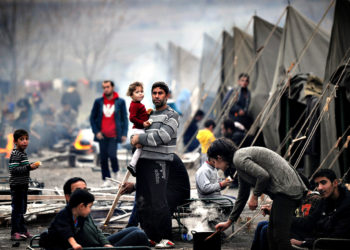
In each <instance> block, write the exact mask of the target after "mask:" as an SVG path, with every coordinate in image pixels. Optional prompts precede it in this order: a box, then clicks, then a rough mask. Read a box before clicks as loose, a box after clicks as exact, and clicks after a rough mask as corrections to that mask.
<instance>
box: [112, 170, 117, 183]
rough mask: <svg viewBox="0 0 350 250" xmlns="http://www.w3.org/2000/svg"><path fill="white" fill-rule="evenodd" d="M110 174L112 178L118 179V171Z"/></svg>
mask: <svg viewBox="0 0 350 250" xmlns="http://www.w3.org/2000/svg"><path fill="white" fill-rule="evenodd" d="M112 176H113V179H114V180H116V181H117V180H118V172H113V173H112Z"/></svg>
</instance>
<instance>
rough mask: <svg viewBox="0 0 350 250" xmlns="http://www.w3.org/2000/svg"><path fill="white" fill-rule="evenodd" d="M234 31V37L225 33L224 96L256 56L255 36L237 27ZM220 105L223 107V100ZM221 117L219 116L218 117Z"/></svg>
mask: <svg viewBox="0 0 350 250" xmlns="http://www.w3.org/2000/svg"><path fill="white" fill-rule="evenodd" d="M233 33H234V36H233V39H232V37H231V36H230V35H229V34H228V33H227V32H224V35H223V50H222V68H221V69H222V73H221V88H220V89H222V90H223V91H222V92H221V94H223V95H222V96H224V95H225V93H226V92H227V90H228V88H232V87H234V86H235V85H236V84H237V80H238V76H239V74H240V73H242V72H246V71H247V70H248V68H249V66H250V64H251V63H253V58H254V50H253V37H252V36H251V35H249V34H247V33H246V32H244V31H242V30H241V29H239V28H237V27H234V28H233ZM251 77H252V76H251ZM252 78H253V77H252ZM218 105H220V108H222V107H221V106H222V105H221V102H219V104H218ZM220 108H218V110H220V112H218V115H219V116H220V115H222V114H223V113H222V112H221V109H220ZM219 118H221V117H217V119H219Z"/></svg>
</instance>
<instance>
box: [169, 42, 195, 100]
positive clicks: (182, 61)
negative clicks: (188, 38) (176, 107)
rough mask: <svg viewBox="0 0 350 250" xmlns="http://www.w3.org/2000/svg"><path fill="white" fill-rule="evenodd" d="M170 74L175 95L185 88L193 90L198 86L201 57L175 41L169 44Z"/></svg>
mask: <svg viewBox="0 0 350 250" xmlns="http://www.w3.org/2000/svg"><path fill="white" fill-rule="evenodd" d="M168 53H169V55H168V61H169V72H168V74H169V76H170V82H171V89H172V91H173V97H174V98H176V97H177V96H178V95H179V94H180V93H181V91H182V90H183V89H188V90H190V91H193V90H194V89H195V88H196V87H197V86H198V73H199V59H198V58H197V57H196V56H194V55H193V54H191V53H190V52H188V51H186V50H185V49H183V48H181V47H180V46H176V45H175V44H173V43H171V42H170V43H169V46H168Z"/></svg>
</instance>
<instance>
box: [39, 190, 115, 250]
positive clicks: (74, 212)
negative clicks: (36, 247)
mask: <svg viewBox="0 0 350 250" xmlns="http://www.w3.org/2000/svg"><path fill="white" fill-rule="evenodd" d="M94 200H95V198H94V196H93V195H92V194H91V193H89V192H88V191H87V190H83V189H77V190H75V191H74V192H73V194H72V195H71V197H70V200H69V203H68V205H67V206H66V207H65V208H64V209H62V210H61V211H60V212H59V213H58V214H57V216H56V217H55V219H54V220H53V222H52V223H51V225H50V227H49V229H48V234H47V235H46V236H45V237H44V235H43V234H42V235H41V237H40V238H41V239H40V246H42V247H45V248H46V249H54V250H59V249H67V248H73V249H82V245H80V244H79V243H78V242H83V241H84V237H89V236H88V235H82V234H81V233H80V232H81V229H82V227H83V225H84V222H85V218H86V217H87V216H88V215H89V214H90V212H91V207H92V204H93V202H94ZM105 247H113V246H112V245H105Z"/></svg>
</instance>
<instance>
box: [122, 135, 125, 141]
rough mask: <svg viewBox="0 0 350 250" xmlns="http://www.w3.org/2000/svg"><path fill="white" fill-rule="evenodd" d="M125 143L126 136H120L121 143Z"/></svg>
mask: <svg viewBox="0 0 350 250" xmlns="http://www.w3.org/2000/svg"><path fill="white" fill-rule="evenodd" d="M124 142H126V136H124V135H123V136H122V143H124Z"/></svg>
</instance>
